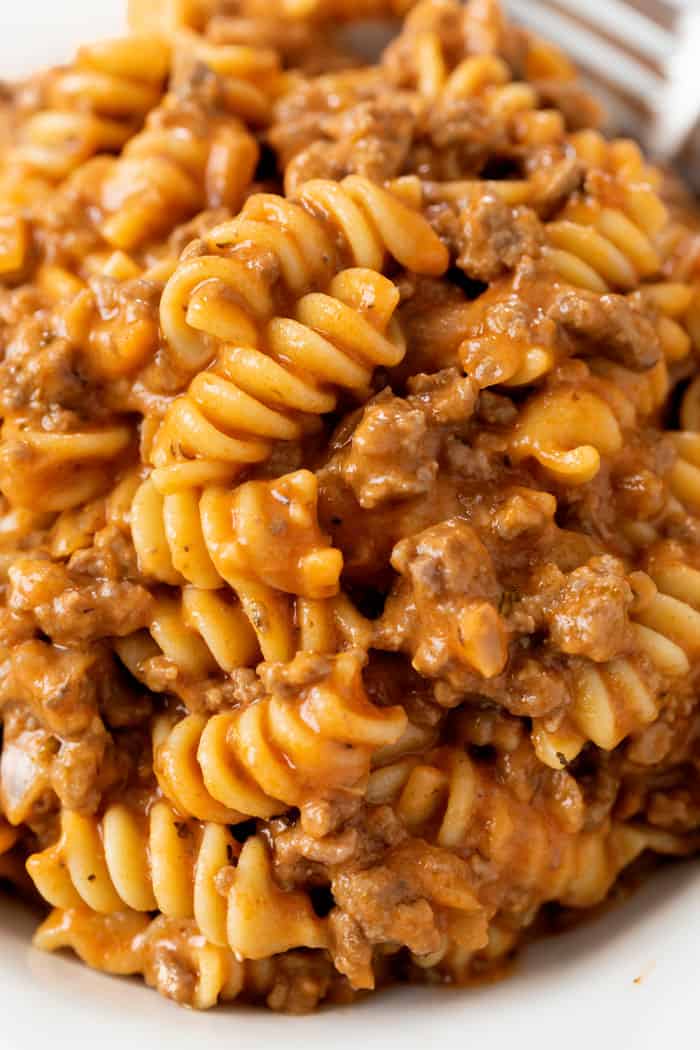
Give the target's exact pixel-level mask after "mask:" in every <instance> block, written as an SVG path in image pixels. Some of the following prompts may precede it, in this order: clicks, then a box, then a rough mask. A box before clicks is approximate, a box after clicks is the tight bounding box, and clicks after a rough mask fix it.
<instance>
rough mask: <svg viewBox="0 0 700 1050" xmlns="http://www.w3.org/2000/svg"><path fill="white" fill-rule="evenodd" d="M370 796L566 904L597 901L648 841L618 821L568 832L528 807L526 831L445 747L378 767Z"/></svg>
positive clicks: (483, 779) (416, 826)
mask: <svg viewBox="0 0 700 1050" xmlns="http://www.w3.org/2000/svg"><path fill="white" fill-rule="evenodd" d="M369 797H370V798H371V799H372V801H374V802H385V801H388V800H395V802H394V804H395V805H396V808H397V813H398V814H399V816H400V818H401V820H402V821H403V822H404V823H405V824H406V826H407V827H408V828H409V829H410V830H411V831H412V832H413V833H418V834H420V833H421V832H422V831H423V829H425V828H436V831H435V836H436V841H437V842H438V843H440V844H441V845H443V846H448V847H451V848H460V847H462V848H466V847H467V846H470V845H473V846H475V847H476V848H477V849H478V850H479V852H480V853H481V854H482V855H483V856H484V857H485V858H487V859H488V860H489V861H490V862H491V863H492V864H493V865H494V866H495V868H496V870H497V871H500V872H504V871H507V872H508V877H509V879H510V880H512V882H513V883H515V884H516V885H518V886H519V887H521V888H522V889H523V890H528V891H529V892H530V893H531V894H532V895H533V896H534V897H535V898H537V899H539V900H541V901H542V900H557V901H560V902H561V903H563V904H567V905H569V906H570V907H576V908H584V907H591V906H592V905H593V904H595V903H596V902H598V901H600V900H602V899H603V898H604V897H605V895H606V894H607V892H608V890H609V888H610V885H611V883H612V882H613V881H614V879H615V878H616V877H617V875H618V874H619V872H620V870H621V869H622V868H623V867H626V866H627V865H628V864H629V863H631V861H632V860H634V859H635V857H637V856H638V855H639V854H640V853H641V852H642V851H643V850H644V849H645V848H646V847H647V844H648V842H647V838H646V837H645V835H644V832H643V831H641V830H640V831H636V830H635V829H632V828H628V827H625V825H623V824H618V825H613V826H612V827H611V828H610V829H609V831H607V832H605V831H604V832H602V833H601V832H592V833H582V834H573V835H572V834H566V833H564V832H562V830H561V829H558V828H557V827H556V824H554V823H553V822H552V821H551V819H547V818H546V816H545V815H541V816H540V815H539V814H536V813H535V812H533V810H532V809H530V810H529V818H528V828H527V834H524V833H523V827H522V823H521V821H520V819H519V815H518V803H517V802H516V800H515V799H514V798H513V797H512V796H509V794H508V793H507V791H505V790H503V789H499V788H497V787H495V786H494V785H493V784H492V783H490V782H489V780H488V775H487V774H486V775H485V774H483V773H482V772H481V771H480V769H479V767H478V766H477V765H476V764H475V763H473V762H472V761H471V760H470V759H469V757H468V756H467V755H465V754H463V753H460V752H459V751H455V750H452V749H450V748H445V749H442V750H440V751H438V752H436V753H434V755H433V757H432V760H431V759H430V757H429V759H428V761H427V762H426V763H422V762H420V760H418V761H416V760H408V761H404V762H403V763H399V764H398V765H397V766H396V767H392V766H388V767H386V768H385V769H380V770H377V771H376V773H374V774H373V775H372V778H371V781H370V787H369ZM485 810H486V812H485ZM554 857H556V858H557V860H556V862H555V861H554V860H553V858H554Z"/></svg>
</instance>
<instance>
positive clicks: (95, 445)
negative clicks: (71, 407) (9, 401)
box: [0, 419, 133, 511]
mask: <svg viewBox="0 0 700 1050" xmlns="http://www.w3.org/2000/svg"><path fill="white" fill-rule="evenodd" d="M132 441H133V431H132V428H131V427H130V426H129V425H128V424H126V423H120V422H117V421H115V422H114V423H113V424H111V425H109V426H97V427H93V426H86V427H85V429H84V430H82V431H80V430H79V431H75V432H74V433H61V432H58V433H55V432H51V431H48V430H42V429H39V427H37V426H36V425H34V424H33V423H32V422H30V421H26V422H25V421H22V420H15V419H8V420H6V421H5V423H4V424H3V426H2V434H1V445H0V489H1V490H2V492H3V493H6V494H7V496H8V498H10V501H11V502H12V504H13V505H14V506H17V507H27V508H33V509H36V510H42V511H58V510H65V509H67V508H69V507H76V506H78V505H79V504H81V503H84V502H86V501H87V500H90V499H94V498H95V497H96V496H99V495H100V494H101V493H103V492H104V491H105V489H106V488H108V487H109V484H110V480H111V479H110V474H109V473H108V470H109V468H110V467H111V465H112V464H116V463H118V461H119V457H120V456H122V455H123V454H124V453H125V452H127V450H128V449H129V446H130V445H131V443H132Z"/></svg>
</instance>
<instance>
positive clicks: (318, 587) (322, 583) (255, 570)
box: [131, 470, 342, 664]
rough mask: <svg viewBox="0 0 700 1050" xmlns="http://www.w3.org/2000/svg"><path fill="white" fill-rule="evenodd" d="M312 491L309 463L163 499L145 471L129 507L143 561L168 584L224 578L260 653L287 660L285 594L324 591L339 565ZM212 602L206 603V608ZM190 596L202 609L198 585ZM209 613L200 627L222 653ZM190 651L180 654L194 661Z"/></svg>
mask: <svg viewBox="0 0 700 1050" xmlns="http://www.w3.org/2000/svg"><path fill="white" fill-rule="evenodd" d="M317 500H318V480H317V478H316V476H315V475H313V474H312V473H311V472H310V471H307V470H302V471H296V472H295V473H293V474H287V475H284V476H283V477H282V478H277V479H275V480H274V481H271V482H263V481H259V482H254V481H251V482H246V483H245V484H243V485H240V486H238V487H237V488H236V489H235V490H234V491H233V492H230V491H228V490H227V489H224V488H217V487H214V486H210V487H209V488H207V489H206V490H205V491H204V493H203V495H202V496H201V497H200V496H199V493H198V492H197V491H196V490H190V491H185V492H181V493H173V494H170V495H168V496H166V497H165V498H163V497H161V496H160V494H159V493H158V491H157V489H156V488H155V486H154V485H153V484H152V482H151V481H150V480H149V481H147V482H145V483H144V484H142V485H141V487H140V488H139V490H138V492H137V493H136V497H135V499H134V504H133V507H132V511H131V531H132V535H133V538H134V546H135V548H136V551H137V554H138V557H139V563H140V566H141V569H142V571H143V572H145V573H147V574H148V575H151V576H154V577H155V578H156V579H159V580H163V581H165V582H167V583H171V584H175V585H177V584H179V583H181V582H182V581H183V580H189V581H190V582H192V583H194V584H195V586H196V588H198V589H200V590H201V589H203V590H216V589H217V588H219V587H223V586H224V585H225V584H228V586H229V587H232V588H233V590H234V591H235V592H236V594H237V595H238V598H239V600H240V602H241V605H242V607H243V609H244V610H245V613H246V615H247V616H248V618H249V620H250V622H251V623H252V624H253V627H254V628H255V631H256V634H257V636H258V640H259V643H260V648H261V650H262V652H263V655H264V656H265V657H266V659H275V660H285V659H291V657H292V655H293V653H294V643H293V619H292V606H291V602H290V601H289V600H288V599H287V598H286V597H285V594H290V595H292V594H293V595H299V596H301V597H304V598H309V599H323V598H331V597H333V596H334V595H335V594H336V593H337V591H338V587H339V578H340V572H341V569H342V556H341V554H340V551H338V550H336V549H334V548H333V547H331V546H329V545H328V542H327V540H326V538H325V537H324V536H323V534H322V532H321V530H320V527H319V525H318V516H317ZM275 566H278V568H274V567H275ZM189 593H190V595H193V594H198V593H199V591H191V592H189ZM188 600H189V601H191V602H194V598H191V599H188ZM216 601H217V600H216V599H212V600H211V601H210V602H209V603H208V604H209V607H210V610H211V611H213V609H214V607H215V606H216ZM197 602H198V607H199V608H200V609H203V608H204V606H205V605H206V604H207V600H206V598H205V596H204V595H201V594H200V595H199V598H198V599H197ZM219 605H220V606H221V608H222V609H223V603H222V602H219ZM191 607H192V608H194V606H193V605H192V606H191ZM216 607H218V606H216ZM231 616H235V617H236V618H237V613H236V614H234V613H230V614H229V619H230V617H231ZM195 619H196V616H195ZM207 622H210V617H209V616H207V615H205V614H202V616H201V617H200V620H199V626H200V628H202V629H204V631H205V637H207V640H208V642H210V643H211V644H210V645H209V648H210V649H211V648H212V646H213V648H214V650H215V651H217V650H218V652H219V655H221V654H222V653H223V649H222V648H221V647H220V645H219V644H217V643H215V642H214V634H213V633H211V632H208V633H207V632H206V624H207ZM231 627H232V628H233V623H232V622H231ZM239 633H240V630H239V629H238V628H237V629H236V634H237V635H238V634H239ZM244 649H246V651H247V647H246V646H244ZM195 653H196V651H193V652H192V654H191V659H190V660H189V661H188V663H190V664H192V663H193V661H194V662H195V663H196V661H197V660H198V657H197V656H196V655H195ZM225 662H228V658H226V659H225Z"/></svg>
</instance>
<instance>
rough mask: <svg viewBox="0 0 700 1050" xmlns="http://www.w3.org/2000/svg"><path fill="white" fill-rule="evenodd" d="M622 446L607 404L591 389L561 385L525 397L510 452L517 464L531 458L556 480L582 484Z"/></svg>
mask: <svg viewBox="0 0 700 1050" xmlns="http://www.w3.org/2000/svg"><path fill="white" fill-rule="evenodd" d="M621 448H622V431H621V429H620V425H619V423H618V421H617V418H616V416H615V413H614V412H613V410H612V409H611V407H610V405H609V404H608V403H607V402H606V401H604V400H603V399H602V398H601V397H600V396H599V395H598V394H597V393H595V392H594V391H593V390H586V389H583V390H581V389H578V388H577V387H576V386H574V385H560V386H557V387H555V388H554V389H553V390H551V392H547V391H543V392H540V393H537V394H535V395H533V397H531V398H530V399H529V400H528V401H527V402H526V404H525V406H524V408H523V410H522V412H521V414H520V418H519V420H518V423H517V424H516V427H515V430H514V434H513V438H512V443H511V447H510V452H511V456H512V458H513V460H514V461H515V462H516V463H519V462H521V461H522V460H523V459H526V458H528V457H532V458H534V459H536V460H537V461H538V462H539V463H540V464H541V465H542V467H544V469H545V470H546V471H547V472H548V473H549V474H551V475H552V476H553V477H554V478H555V479H556V480H558V481H562V482H565V483H568V484H569V485H583V484H585V483H586V482H587V481H590V480H591V478H593V477H595V475H596V474H597V473H598V471H599V470H600V461H601V455H610V454H612V453H614V452H618V451H619V450H620V449H621Z"/></svg>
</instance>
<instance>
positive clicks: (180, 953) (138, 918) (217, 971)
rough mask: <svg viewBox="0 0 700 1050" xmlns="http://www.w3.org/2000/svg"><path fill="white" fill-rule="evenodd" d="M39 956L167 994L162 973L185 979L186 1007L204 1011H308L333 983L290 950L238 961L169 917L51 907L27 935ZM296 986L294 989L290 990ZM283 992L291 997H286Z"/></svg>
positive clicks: (325, 969)
mask: <svg viewBox="0 0 700 1050" xmlns="http://www.w3.org/2000/svg"><path fill="white" fill-rule="evenodd" d="M34 944H35V945H36V947H38V948H41V949H43V950H44V951H57V950H59V949H61V948H70V949H71V950H72V951H74V952H75V953H76V955H78V956H79V958H81V959H82V960H83V962H86V963H87V964H88V966H91V967H92V968H93V969H96V970H102V971H103V972H105V973H110V974H117V975H127V974H142V975H143V976H144V978H145V979H146V980H147V981H148V983H149V984H150V985H152V986H154V987H157V988H158V989H159V990H161V991H163V993H164V994H169V995H171V996H172V991H171V988H170V987H169V986H168V983H167V980H166V981H163V980H162V978H163V971H165V973H166V974H167V973H168V971H169V966H170V965H172V964H173V963H174V969H175V971H176V972H180V973H182V972H185V973H187V974H191V975H192V988H191V991H190V993H189V996H188V998H187V999H186V1000H185V1001H186V1002H187V1005H189V1006H193V1007H194V1008H195V1009H197V1010H208V1009H209V1008H210V1007H212V1006H215V1005H216V1004H217V1003H219V1002H220V1003H224V1002H231V1001H232V1000H234V999H242V1000H244V1001H247V1002H260V1001H266V1002H267V1003H268V1005H269V1006H271V1007H272V1008H273V1009H281V1008H284V1007H285V1006H286V1005H287V1004H288V1003H289V1006H290V1007H291V1008H293V1009H295V1010H297V1011H299V1012H304V1011H306V1010H308V1009H311V1008H313V1007H314V1006H315V1005H316V1004H317V1003H318V1001H319V1000H321V999H323V997H324V995H325V994H326V993H327V991H328V988H329V986H330V985H331V984H332V980H333V976H334V975H333V972H332V968H331V965H330V962H328V961H325V962H324V961H322V960H321V959H319V960H318V961H317V962H316V963H315V965H314V966H313V967H312V971H314V972H315V973H317V975H318V976H316V979H315V980H314V978H313V977H312V976H311V974H310V973H309V959H308V956H306V957H305V958H304V957H302V958H295V956H294V954H293V953H289V954H288V955H283V956H279V957H277V958H275V959H261V960H240V959H238V958H237V957H236V955H235V954H234V953H233V952H232V951H231V950H230V949H229V948H226V947H222V946H221V945H215V944H212V943H210V942H209V941H207V940H206V939H205V938H204V937H203V936H202V933H201V931H200V930H199V929H198V927H197V926H196V924H195V923H194V922H193V921H192V920H182V919H171V918H167V917H166V916H163V915H161V916H158V918H156V919H150V918H149V917H148V916H147V915H144V914H142V913H139V912H133V911H122V912H118V913H117V914H114V915H103V914H101V913H100V912H94V911H90V910H89V909H86V908H85V907H81V908H79V909H62V908H55V909H54V910H53V911H52V912H51V914H50V915H49V916H48V918H47V919H45V920H44V922H43V923H42V924H41V926H40V927H39V929H38V930H37V932H36V934H35V936H34ZM297 985H298V987H297ZM290 993H295V997H293V998H291V1001H290Z"/></svg>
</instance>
